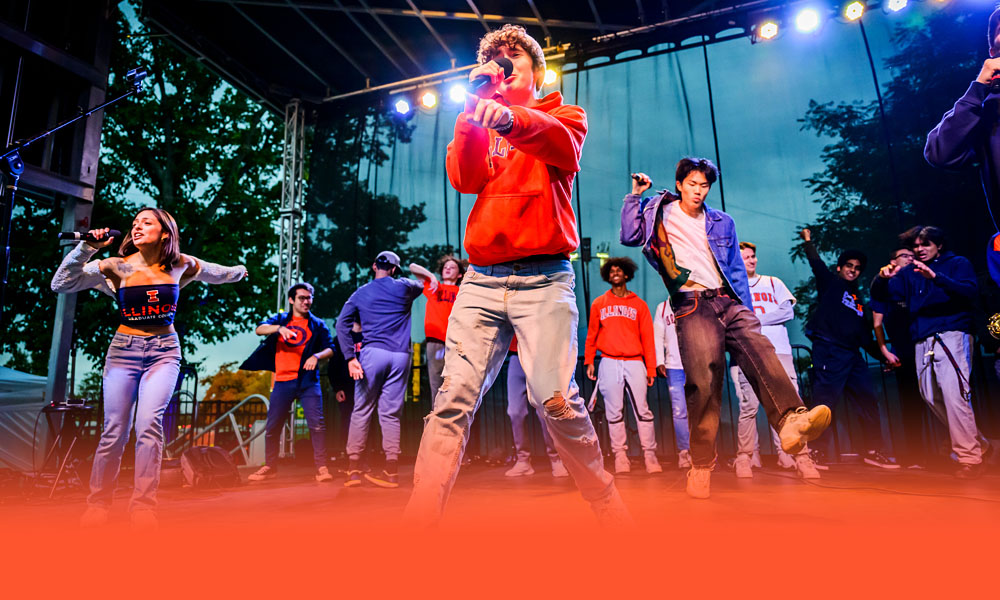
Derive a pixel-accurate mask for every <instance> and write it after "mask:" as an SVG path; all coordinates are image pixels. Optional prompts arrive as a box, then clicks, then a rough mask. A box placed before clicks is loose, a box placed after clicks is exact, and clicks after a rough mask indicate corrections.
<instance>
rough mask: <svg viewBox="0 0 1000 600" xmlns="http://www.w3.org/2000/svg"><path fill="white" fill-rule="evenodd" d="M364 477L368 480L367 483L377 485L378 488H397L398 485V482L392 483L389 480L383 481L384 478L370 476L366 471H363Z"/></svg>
mask: <svg viewBox="0 0 1000 600" xmlns="http://www.w3.org/2000/svg"><path fill="white" fill-rule="evenodd" d="M365 479H367V480H368V483H370V484H372V485H377V486H378V487H380V488H398V487H399V483H392V482H391V481H385V480H384V479H376V478H375V477H372V476H371V475H369V474H368V473H365Z"/></svg>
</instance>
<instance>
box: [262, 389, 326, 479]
mask: <svg viewBox="0 0 1000 600" xmlns="http://www.w3.org/2000/svg"><path fill="white" fill-rule="evenodd" d="M307 375H311V374H308V373H307ZM309 379H311V377H310V378H309ZM296 398H298V400H299V404H301V405H302V412H304V413H305V415H306V423H308V424H309V440H310V441H311V442H312V447H313V463H315V465H316V468H317V469H318V468H320V467H325V466H326V425H325V424H324V422H323V390H322V389H321V388H320V386H319V380H318V379H317V380H315V381H311V380H308V379H307V380H303V379H293V380H291V381H276V382H275V383H274V389H273V390H271V399H270V401H269V404H268V407H267V425H266V426H265V427H264V464H266V465H267V466H269V467H272V468H273V467H277V465H278V451H279V450H280V448H281V428H282V427H284V426H285V420H286V419H288V413H289V412H290V411H291V410H292V403H293V402H295V399H296Z"/></svg>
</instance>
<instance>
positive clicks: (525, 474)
mask: <svg viewBox="0 0 1000 600" xmlns="http://www.w3.org/2000/svg"><path fill="white" fill-rule="evenodd" d="M534 474H535V472H534V471H524V472H523V473H504V474H503V476H504V477H527V476H528V475H534Z"/></svg>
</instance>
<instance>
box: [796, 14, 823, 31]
mask: <svg viewBox="0 0 1000 600" xmlns="http://www.w3.org/2000/svg"><path fill="white" fill-rule="evenodd" d="M818 27H819V13H818V12H816V9H815V8H803V9H802V10H800V11H799V14H797V15H795V28H796V29H798V30H799V31H801V32H802V33H812V32H813V31H816V29H817V28H818Z"/></svg>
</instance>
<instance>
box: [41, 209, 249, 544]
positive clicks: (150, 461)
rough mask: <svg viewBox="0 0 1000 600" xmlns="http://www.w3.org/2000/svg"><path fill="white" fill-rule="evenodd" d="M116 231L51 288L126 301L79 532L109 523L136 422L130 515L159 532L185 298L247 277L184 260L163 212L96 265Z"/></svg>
mask: <svg viewBox="0 0 1000 600" xmlns="http://www.w3.org/2000/svg"><path fill="white" fill-rule="evenodd" d="M108 231H109V230H108V229H95V230H91V231H90V233H91V234H92V235H93V237H94V238H96V240H97V241H94V242H80V244H78V245H77V247H76V248H74V249H73V250H72V251H71V252H70V253H69V254H67V255H66V257H65V258H64V259H63V261H62V264H61V265H59V269H58V270H57V271H56V273H55V276H53V278H52V290H53V291H55V292H59V293H64V294H67V293H71V292H78V291H80V290H86V289H95V290H98V291H100V292H103V293H105V294H107V295H109V296H112V297H114V298H115V299H116V300H117V301H118V316H119V322H120V324H119V325H118V329H117V330H116V331H115V336H114V338H113V339H112V340H111V345H110V347H109V348H108V355H107V358H106V359H105V363H104V431H103V432H102V433H101V441H100V443H99V444H98V446H97V452H96V453H95V455H94V466H93V469H92V471H91V476H90V495H89V496H88V497H87V511H86V512H85V513H84V514H83V517H82V518H81V521H80V523H81V525H83V526H99V525H103V524H105V523H107V520H108V513H109V511H110V509H111V501H112V498H113V496H114V491H115V486H116V484H117V482H118V472H119V470H120V468H121V461H122V454H123V453H124V452H125V444H126V443H128V438H129V432H130V431H131V429H132V420H133V417H134V418H135V438H136V443H135V489H134V491H133V493H132V500H131V502H130V505H129V510H130V512H131V519H132V526H133V527H134V528H138V529H152V528H155V527H156V525H157V521H156V514H155V512H154V509H155V508H156V490H157V487H158V486H159V483H160V463H161V460H162V458H163V413H164V411H165V410H166V408H167V403H168V402H169V401H170V396H171V395H172V394H173V391H174V387H175V385H176V383H177V375H178V373H179V372H180V362H181V347H180V340H179V339H178V337H177V332H176V331H175V330H174V325H173V323H174V316H175V315H176V314H177V304H178V298H179V296H180V289H181V288H182V287H184V286H185V285H187V284H189V283H191V282H192V281H202V282H204V283H214V284H221V283H234V282H237V281H240V280H241V279H243V278H244V277H246V274H247V270H246V267H244V266H242V265H240V266H236V267H223V266H221V265H216V264H213V263H210V262H207V261H204V260H201V259H198V258H195V257H193V256H189V255H187V254H181V250H180V241H179V237H180V236H179V232H178V230H177V222H176V221H174V218H173V217H172V216H171V215H170V213H168V212H167V211H165V210H163V209H160V208H143V209H142V210H140V211H139V212H138V213H137V214H136V216H135V219H134V220H133V221H132V229H131V230H130V231H129V232H128V235H127V237H125V240H124V241H123V242H122V244H121V246H120V248H119V249H118V256H116V257H112V258H105V259H102V260H90V259H91V258H92V257H93V256H94V254H96V253H97V251H98V250H100V249H102V248H105V247H107V246H108V245H110V244H111V243H112V242H113V241H114V239H113V238H111V237H108ZM88 261H89V262H88Z"/></svg>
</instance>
